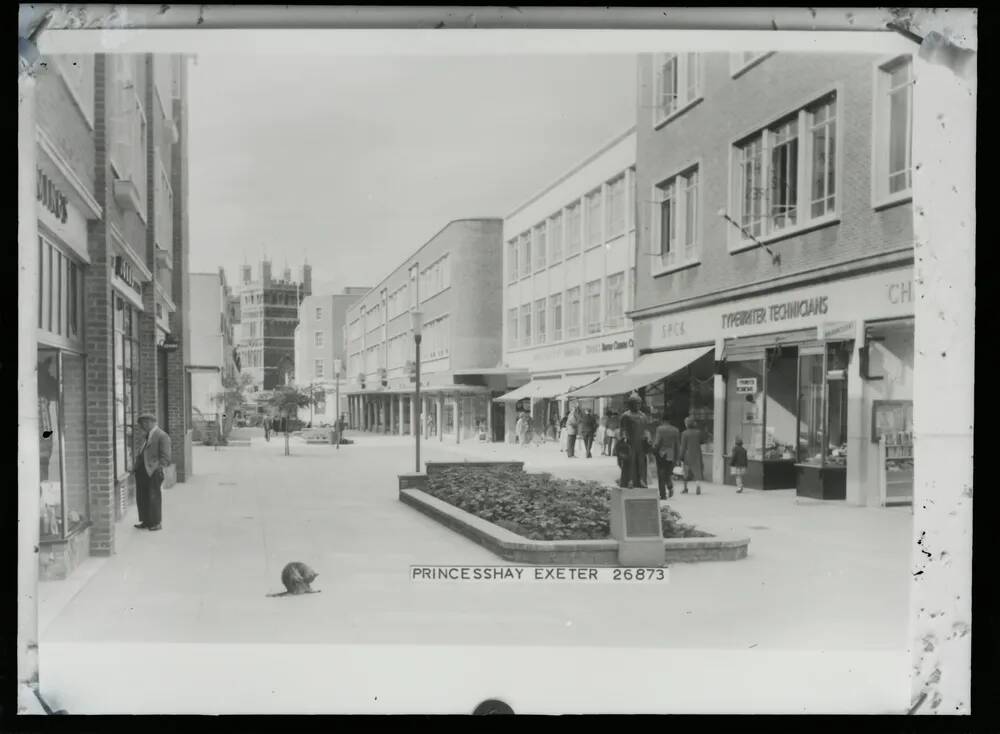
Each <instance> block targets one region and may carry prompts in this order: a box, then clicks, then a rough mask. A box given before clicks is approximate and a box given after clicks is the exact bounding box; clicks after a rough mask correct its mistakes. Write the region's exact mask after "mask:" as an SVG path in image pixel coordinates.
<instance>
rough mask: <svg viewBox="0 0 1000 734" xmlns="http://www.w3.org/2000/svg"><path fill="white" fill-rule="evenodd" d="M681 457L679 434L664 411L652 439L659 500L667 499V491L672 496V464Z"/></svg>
mask: <svg viewBox="0 0 1000 734" xmlns="http://www.w3.org/2000/svg"><path fill="white" fill-rule="evenodd" d="M680 455H681V433H680V431H678V430H677V428H676V427H675V426H674V425H673V424H672V423H671V422H670V416H669V414H668V413H667V412H666V411H664V412H663V416H662V418H661V419H660V425H658V426H657V427H656V436H655V438H654V439H653V456H654V458H655V459H656V479H657V483H658V484H659V486H660V499H661V500H665V499H667V490H669V491H670V495H669V496H670V497H673V496H674V480H673V476H672V474H673V471H674V464H675V463H676V461H677V459H678V457H679V456H680Z"/></svg>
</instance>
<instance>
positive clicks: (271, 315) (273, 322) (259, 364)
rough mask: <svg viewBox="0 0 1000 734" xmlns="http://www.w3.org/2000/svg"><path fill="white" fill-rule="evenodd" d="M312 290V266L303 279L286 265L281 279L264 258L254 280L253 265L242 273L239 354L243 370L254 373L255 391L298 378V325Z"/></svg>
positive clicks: (272, 387) (307, 266)
mask: <svg viewBox="0 0 1000 734" xmlns="http://www.w3.org/2000/svg"><path fill="white" fill-rule="evenodd" d="M311 293H312V268H311V267H310V266H309V264H308V263H307V264H305V265H303V266H302V280H301V281H295V280H292V271H291V269H290V268H287V267H286V268H285V271H284V274H283V276H282V277H281V278H280V279H278V278H275V277H273V276H272V274H271V261H270V260H266V259H265V260H262V261H261V263H260V274H259V277H258V278H257V280H253V276H252V273H251V269H250V266H249V265H243V266H242V268H241V272H240V284H239V297H240V328H239V341H238V343H237V353H238V355H239V361H240V367H241V370H242V371H243V372H249V373H250V374H251V375H252V376H253V384H252V390H254V391H255V392H260V391H267V390H273V389H274V388H275V387H277V386H278V385H285V384H287V383H289V382H290V381H291V380H292V379H293V378H294V369H295V326H296V324H298V320H299V304H300V303H301V302H302V299H303V298H305V297H306V296H308V295H310V294H311Z"/></svg>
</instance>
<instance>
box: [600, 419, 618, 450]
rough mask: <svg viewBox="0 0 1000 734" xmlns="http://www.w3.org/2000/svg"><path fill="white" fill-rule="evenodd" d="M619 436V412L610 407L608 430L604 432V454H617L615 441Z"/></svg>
mask: <svg viewBox="0 0 1000 734" xmlns="http://www.w3.org/2000/svg"><path fill="white" fill-rule="evenodd" d="M617 436H618V414H617V413H616V412H615V411H613V410H611V409H610V408H608V430H607V431H606V432H605V434H604V452H603V453H604V455H605V456H614V455H615V442H616V441H617Z"/></svg>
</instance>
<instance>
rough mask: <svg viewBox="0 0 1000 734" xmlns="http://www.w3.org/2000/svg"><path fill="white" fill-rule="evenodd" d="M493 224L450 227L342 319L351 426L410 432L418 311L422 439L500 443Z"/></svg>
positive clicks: (497, 242)
mask: <svg viewBox="0 0 1000 734" xmlns="http://www.w3.org/2000/svg"><path fill="white" fill-rule="evenodd" d="M502 226H503V223H502V221H501V220H500V219H460V220H456V221H453V222H451V223H449V224H448V225H447V226H445V227H444V229H442V230H441V231H440V232H438V233H437V234H436V235H435V236H434V237H432V238H431V239H430V240H429V241H428V242H427V243H425V244H424V245H423V246H422V247H420V249H419V250H417V251H416V252H415V253H414V254H413V255H412V256H410V257H409V258H407V259H406V260H404V261H403V262H402V263H401V264H400V265H398V266H397V267H396V268H395V269H394V270H393V271H392V273H390V274H389V275H388V276H387V277H386V278H385V279H384V280H383V281H382V282H381V283H379V284H378V285H376V286H375V287H374V288H372V289H371V290H370V291H369V292H368V293H367V294H366V295H365V296H364V297H363V298H362V299H361V300H360V302H358V303H357V304H356V305H354V306H352V307H351V308H350V309H349V311H348V314H347V325H346V327H345V330H344V339H345V340H346V344H347V348H346V351H347V380H348V383H349V387H348V390H347V392H348V394H349V395H350V400H349V406H350V409H349V420H350V425H351V426H353V427H355V428H361V429H363V430H376V431H381V432H391V433H401V434H402V433H408V434H411V435H412V434H413V433H414V432H415V431H416V430H417V426H416V411H415V410H414V405H415V395H414V392H415V384H414V381H413V380H414V377H413V375H412V367H413V363H414V358H415V349H414V338H413V330H412V324H411V312H413V311H415V310H416V311H419V312H420V313H421V314H422V330H423V331H422V333H423V336H422V344H421V360H420V361H421V401H422V406H421V408H420V412H421V415H422V416H424V420H423V426H422V430H423V431H424V435H425V436H427V437H436V438H437V439H438V440H441V441H444V440H451V441H455V442H459V441H461V440H462V439H468V438H473V437H477V436H485V437H486V439H487V440H490V439H492V440H500V439H501V438H502V436H503V425H504V417H503V412H504V411H503V407H502V405H500V406H499V407H497V406H494V405H493V403H492V401H491V398H493V397H498V396H499V395H501V394H503V393H504V392H506V390H507V379H508V374H509V372H510V371H509V370H507V369H506V368H504V367H503V366H502V365H501V358H502V346H501V339H500V329H501V315H500V311H501V307H502V305H503V304H502V301H503V297H502V293H501V283H500V278H499V277H498V274H499V272H500V268H501V266H502V264H503V256H502V254H501V252H502V247H501V242H502V240H501V231H502Z"/></svg>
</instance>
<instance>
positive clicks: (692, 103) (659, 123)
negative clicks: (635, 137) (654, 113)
mask: <svg viewBox="0 0 1000 734" xmlns="http://www.w3.org/2000/svg"><path fill="white" fill-rule="evenodd" d="M704 99H705V97H704V96H703V95H699V96H697V97H695V98H694V99H692V100H691V101H690V102H687V103H685V104H684V105H682V106H681V107H678V108H677V109H676V110H674V111H673V112H671V113H670V114H669V115H667V116H666V117H662V118H660V119H658V120H656V121H655V122H654V123H653V129H654V130H659V129H660V128H661V127H663V126H664V125H666V124H668V123H670V122H672V121H673V120H676V119H677V118H678V117H680V116H681V115H683V114H684V113H685V112H687V111H688V110H690V109H691V108H692V107H694V106H695V105H696V104H698V103H699V102H701V101H702V100H704Z"/></svg>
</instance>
